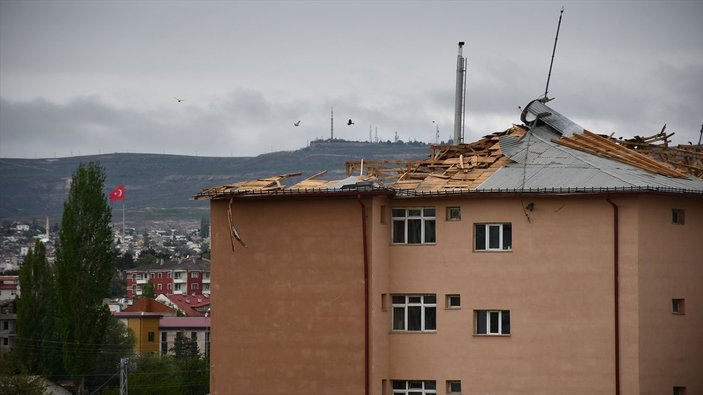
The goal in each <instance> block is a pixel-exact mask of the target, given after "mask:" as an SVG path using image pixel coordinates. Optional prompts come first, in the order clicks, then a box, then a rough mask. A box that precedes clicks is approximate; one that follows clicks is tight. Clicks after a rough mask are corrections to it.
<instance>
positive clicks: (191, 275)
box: [190, 272, 199, 278]
mask: <svg viewBox="0 0 703 395" xmlns="http://www.w3.org/2000/svg"><path fill="white" fill-rule="evenodd" d="M198 277H199V273H198V272H191V273H190V278H198Z"/></svg>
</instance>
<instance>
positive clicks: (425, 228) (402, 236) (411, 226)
mask: <svg viewBox="0 0 703 395" xmlns="http://www.w3.org/2000/svg"><path fill="white" fill-rule="evenodd" d="M391 212H392V215H393V243H396V244H425V243H434V242H435V241H436V236H435V209H433V208H409V209H404V208H394V209H392V210H391Z"/></svg>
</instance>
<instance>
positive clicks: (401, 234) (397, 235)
mask: <svg viewBox="0 0 703 395" xmlns="http://www.w3.org/2000/svg"><path fill="white" fill-rule="evenodd" d="M393 242H394V243H405V221H397V220H394V221H393Z"/></svg>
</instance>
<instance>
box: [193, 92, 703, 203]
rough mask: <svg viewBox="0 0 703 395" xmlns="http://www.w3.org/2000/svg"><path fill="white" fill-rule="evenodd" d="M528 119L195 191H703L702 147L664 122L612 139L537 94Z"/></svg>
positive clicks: (207, 194) (219, 194)
mask: <svg viewBox="0 0 703 395" xmlns="http://www.w3.org/2000/svg"><path fill="white" fill-rule="evenodd" d="M533 113H534V114H533ZM530 114H532V115H535V114H536V115H535V116H534V117H533V118H534V120H528V119H527V118H526V117H527V115H530ZM522 118H524V119H523V122H525V124H523V125H513V126H512V127H511V128H509V129H507V130H505V131H502V132H496V133H492V134H489V135H486V136H484V137H482V138H481V139H479V140H478V141H475V142H473V143H468V144H459V145H433V146H431V152H430V155H429V156H428V157H427V158H426V159H424V160H372V161H348V162H346V174H347V178H346V179H343V180H322V179H320V177H321V176H323V175H324V174H325V173H326V172H320V173H317V174H314V175H312V176H310V177H308V178H306V179H304V180H302V181H300V182H298V183H296V184H293V185H291V186H286V185H284V183H283V182H284V180H286V179H288V178H291V177H295V176H299V175H301V173H288V174H282V175H279V176H275V177H269V178H263V179H258V180H254V181H242V182H237V183H233V184H229V185H223V186H219V187H214V188H206V189H204V190H203V191H202V192H200V193H199V194H197V195H196V196H195V197H194V198H195V199H201V198H209V199H213V198H224V197H233V196H235V195H258V194H278V193H310V192H339V191H343V190H349V189H351V188H355V190H360V189H361V188H371V189H373V190H385V191H389V192H390V193H392V194H396V195H398V196H410V195H418V196H419V195H426V194H428V193H429V194H437V193H464V192H471V191H495V190H496V188H497V189H498V190H500V191H513V192H519V191H535V190H539V191H547V190H559V191H561V190H562V189H566V190H568V191H597V190H603V191H605V190H607V191H613V190H630V191H632V190H645V191H650V190H661V191H683V192H693V193H696V194H700V193H703V146H701V145H679V146H676V147H671V146H669V143H670V141H669V138H670V137H671V136H672V135H673V133H670V134H666V133H665V132H664V129H662V131H661V132H660V133H658V134H655V135H653V136H650V137H639V136H636V137H634V138H633V139H622V138H613V137H612V135H610V136H607V135H601V134H596V133H592V132H590V131H588V130H585V129H583V128H581V127H580V126H579V125H577V124H575V123H573V122H572V121H571V120H569V119H568V118H566V117H564V116H563V115H561V114H559V113H558V112H556V111H554V110H553V109H551V108H549V107H547V106H546V105H544V104H543V103H539V102H536V101H533V102H531V103H530V104H529V105H528V106H527V108H526V110H525V111H523V116H522ZM594 156H595V157H594ZM596 157H597V158H601V159H597V158H596ZM589 158H590V159H589ZM616 162H619V163H621V164H624V165H618V164H617V163H616ZM355 174H358V176H357V175H355Z"/></svg>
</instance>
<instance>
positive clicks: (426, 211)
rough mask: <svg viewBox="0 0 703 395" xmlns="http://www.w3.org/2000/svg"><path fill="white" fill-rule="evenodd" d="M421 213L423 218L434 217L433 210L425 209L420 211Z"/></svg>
mask: <svg viewBox="0 0 703 395" xmlns="http://www.w3.org/2000/svg"><path fill="white" fill-rule="evenodd" d="M422 213H423V215H424V216H425V217H434V209H433V208H426V209H424V210H423V211H422Z"/></svg>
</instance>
